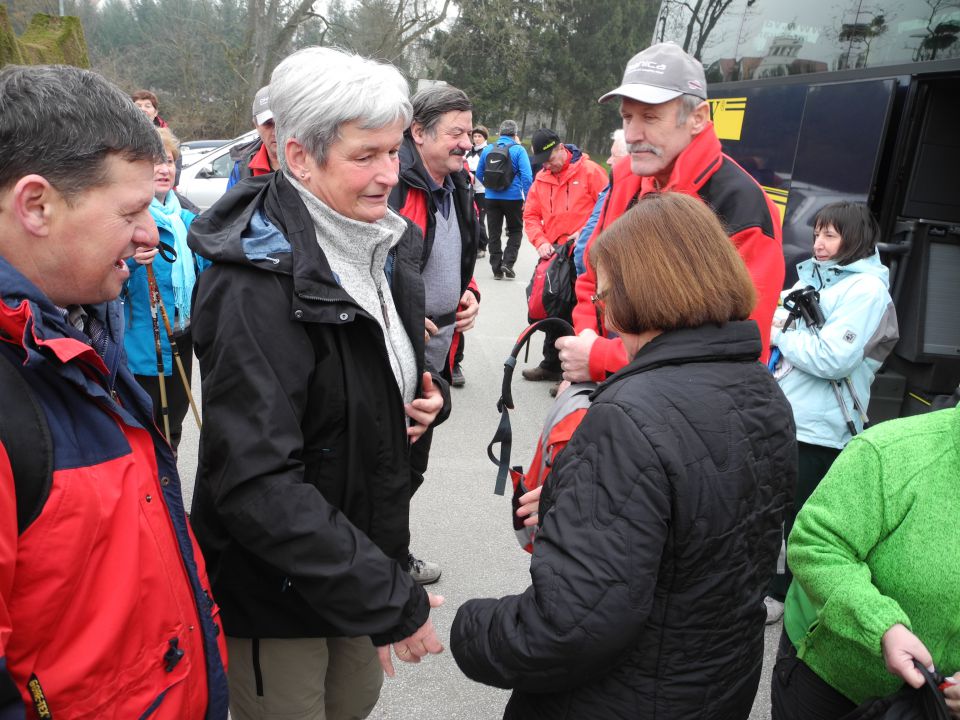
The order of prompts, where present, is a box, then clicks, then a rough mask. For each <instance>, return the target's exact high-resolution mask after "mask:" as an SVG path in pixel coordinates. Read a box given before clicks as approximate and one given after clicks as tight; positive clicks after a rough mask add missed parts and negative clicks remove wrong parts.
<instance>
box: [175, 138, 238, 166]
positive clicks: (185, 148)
mask: <svg viewBox="0 0 960 720" xmlns="http://www.w3.org/2000/svg"><path fill="white" fill-rule="evenodd" d="M228 142H230V141H229V140H226V139H224V140H188V141H187V142H183V143H180V157H181V160H182V162H181V165H183V166H187V165H191V164H193V163H195V162H196V161H197V160H199V159H200V158H201V157H203V156H204V155H206V154H207V153H209V152H212V151H213V150H216V149H217V148H218V147H221V146H223V145H226V144H227V143H228Z"/></svg>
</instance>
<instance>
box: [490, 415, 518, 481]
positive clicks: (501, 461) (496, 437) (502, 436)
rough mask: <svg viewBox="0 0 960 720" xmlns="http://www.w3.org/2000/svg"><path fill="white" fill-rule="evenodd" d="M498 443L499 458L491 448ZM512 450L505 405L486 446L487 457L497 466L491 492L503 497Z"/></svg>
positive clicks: (511, 436) (511, 431) (511, 438)
mask: <svg viewBox="0 0 960 720" xmlns="http://www.w3.org/2000/svg"><path fill="white" fill-rule="evenodd" d="M497 443H500V457H499V458H498V457H497V456H496V455H494V452H493V446H494V445H496V444H497ZM512 449H513V430H512V428H511V427H510V411H509V410H508V409H507V407H506V406H505V405H503V406H501V410H500V424H499V425H497V431H496V432H495V433H494V434H493V440H491V441H490V444H489V445H487V457H489V458H490V461H491V462H492V463H493V464H494V465H496V466H497V483H496V485H495V486H494V489H493V492H494V493H496V494H497V495H503V494H504V492H506V489H507V476H508V475H509V474H510V451H511V450H512Z"/></svg>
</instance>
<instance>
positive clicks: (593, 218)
mask: <svg viewBox="0 0 960 720" xmlns="http://www.w3.org/2000/svg"><path fill="white" fill-rule="evenodd" d="M609 190H610V186H609V185H607V186H606V187H605V188H604V189H603V190H602V191H601V192H600V194H599V195H597V202H596V204H595V205H594V206H593V212H591V213H590V218H589V219H588V220H587V224H586V225H584V226H583V230H581V231H580V234H579V235H578V236H577V243H576V245H574V247H573V264H574V265H576V267H577V275H583V274H584V273H585V272H586V271H587V264H586V259H585V258H584V256H583V255H584V253H585V252H586V250H587V242H588V241H589V240H590V236H591V235H593V231H594V230H596V228H597V222H598V221H599V220H600V213H601V212H602V211H603V203H604V202H605V201H606V199H607V192H608V191H609Z"/></svg>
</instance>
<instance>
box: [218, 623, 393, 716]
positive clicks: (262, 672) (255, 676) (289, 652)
mask: <svg viewBox="0 0 960 720" xmlns="http://www.w3.org/2000/svg"><path fill="white" fill-rule="evenodd" d="M227 649H228V651H229V659H230V671H229V673H228V680H229V683H230V715H231V717H232V718H233V720H280V718H283V720H362V718H365V717H367V716H368V715H369V714H370V713H371V712H372V711H373V708H374V706H375V705H376V704H377V699H378V698H379V697H380V687H381V686H382V685H383V670H382V669H381V668H380V662H379V660H378V659H377V651H376V648H374V646H373V643H371V642H370V638H368V637H362V638H294V639H289V640H285V639H268V638H265V639H258V640H256V639H255V640H250V639H247V638H232V637H228V638H227Z"/></svg>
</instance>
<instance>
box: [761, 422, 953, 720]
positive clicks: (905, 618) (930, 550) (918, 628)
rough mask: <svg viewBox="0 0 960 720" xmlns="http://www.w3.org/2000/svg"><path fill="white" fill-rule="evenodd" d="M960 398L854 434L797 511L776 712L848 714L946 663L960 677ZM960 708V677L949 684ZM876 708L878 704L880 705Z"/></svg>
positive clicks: (802, 719)
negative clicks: (955, 404)
mask: <svg viewBox="0 0 960 720" xmlns="http://www.w3.org/2000/svg"><path fill="white" fill-rule="evenodd" d="M958 475H960V410H958V409H957V408H951V409H949V410H940V411H939V412H934V413H928V414H926V415H920V416H917V417H909V418H902V419H899V420H891V421H889V422H884V423H881V424H879V425H877V426H876V427H873V428H870V429H869V430H866V431H865V432H864V433H863V434H862V435H858V436H857V437H855V438H853V439H852V440H851V441H850V443H849V444H848V445H847V447H846V448H845V449H844V451H843V452H842V453H840V455H839V457H837V459H836V460H835V461H834V462H833V465H832V466H831V468H830V471H829V472H828V473H827V475H826V477H824V478H823V480H822V481H821V482H820V484H819V485H818V486H817V489H816V490H815V491H814V492H813V494H812V495H811V496H810V497H809V498H808V499H807V501H806V503H805V504H804V506H803V509H802V510H801V511H800V513H799V514H798V515H797V520H796V524H795V525H794V527H793V532H792V533H791V534H790V540H789V543H788V545H787V560H788V562H789V563H790V567H791V569H792V570H793V583H792V584H791V585H790V590H789V592H788V593H787V602H786V614H785V615H784V621H783V633H782V635H781V637H780V647H779V649H778V651H777V662H776V665H775V666H774V669H773V679H772V682H773V689H772V693H771V701H772V716H773V720H836V719H837V718H841V717H843V716H844V715H846V714H847V713H848V712H851V711H852V710H853V709H854V708H855V707H856V706H857V704H858V703H864V702H865V701H867V700H868V699H869V698H877V697H883V696H885V695H889V694H891V693H893V692H895V691H896V690H897V689H898V688H899V687H900V686H901V684H902V683H904V682H906V683H907V684H908V685H911V686H912V687H920V686H921V685H922V684H923V678H922V675H921V674H920V673H919V672H918V671H917V670H916V668H914V666H913V661H914V660H917V661H918V662H919V663H920V664H921V665H923V666H924V667H930V666H935V667H936V668H937V670H939V671H940V672H942V673H943V674H945V675H951V674H953V678H952V682H953V683H957V682H960V643H957V618H960V575H958V574H957V571H956V563H955V562H954V559H955V558H957V557H958V556H960V533H958V532H957V518H958V517H960V493H958V492H957V477H958ZM944 695H945V696H946V699H947V705H948V707H949V709H950V712H951V714H952V716H953V717H954V718H960V685H958V684H951V685H948V686H946V687H945V690H944ZM871 717H874V716H871Z"/></svg>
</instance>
